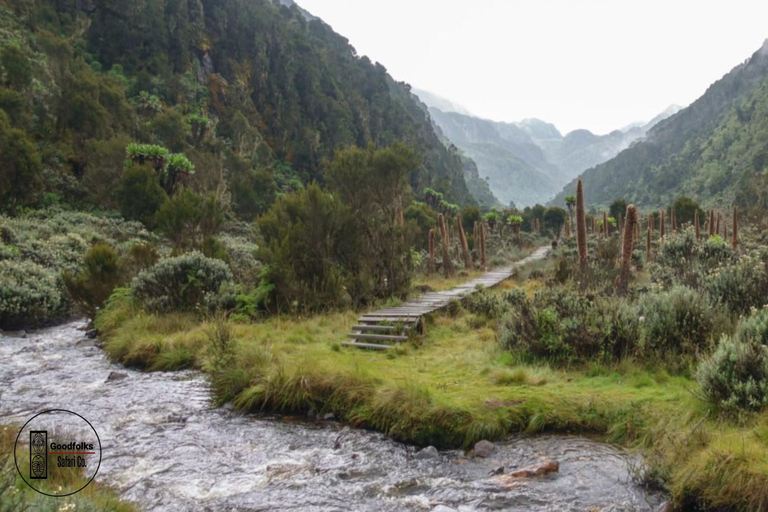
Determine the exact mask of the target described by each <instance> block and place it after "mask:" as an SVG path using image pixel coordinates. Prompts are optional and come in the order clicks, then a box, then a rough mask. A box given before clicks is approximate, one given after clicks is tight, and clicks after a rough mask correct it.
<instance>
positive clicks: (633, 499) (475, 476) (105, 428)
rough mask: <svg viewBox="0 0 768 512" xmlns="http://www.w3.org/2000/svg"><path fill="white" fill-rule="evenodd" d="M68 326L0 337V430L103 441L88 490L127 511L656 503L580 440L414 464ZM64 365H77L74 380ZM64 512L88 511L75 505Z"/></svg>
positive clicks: (627, 457) (606, 452) (607, 454)
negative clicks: (62, 412) (128, 358)
mask: <svg viewBox="0 0 768 512" xmlns="http://www.w3.org/2000/svg"><path fill="white" fill-rule="evenodd" d="M78 327H80V325H79V324H69V325H65V326H61V327H58V328H55V329H47V330H44V331H36V332H30V333H28V336H27V337H26V338H11V337H3V338H0V385H2V387H3V389H4V393H3V396H2V397H1V398H0V421H2V422H9V421H10V422H15V423H18V422H23V420H24V419H25V418H27V417H28V416H29V415H31V414H33V412H34V411H38V410H42V409H46V408H50V407H53V406H57V405H58V406H60V405H61V404H63V403H66V404H67V406H68V407H69V408H72V409H73V410H76V411H79V412H81V413H83V415H84V416H86V417H87V418H88V419H89V421H91V422H92V423H93V425H94V427H95V428H96V429H97V430H98V432H99V435H100V437H101V439H102V442H103V448H104V458H103V462H102V467H101V469H100V471H99V475H98V477H97V482H99V483H100V484H104V485H109V486H110V487H111V488H113V489H114V490H115V492H116V493H117V495H118V496H120V497H121V498H122V499H124V500H127V501H128V502H130V503H129V505H130V506H131V507H135V508H139V509H146V510H158V511H164V510H173V511H176V512H180V511H184V512H186V511H197V510H201V509H203V510H225V509H226V510H229V509H238V510H276V509H281V510H286V509H296V510H306V509H309V508H312V509H314V510H339V509H350V508H353V509H355V510H366V511H368V510H370V511H380V510H384V511H389V510H391V511H400V510H412V511H426V510H432V509H439V510H443V511H446V510H456V509H504V510H515V511H545V510H552V509H553V508H554V509H556V510H572V511H580V510H589V509H606V508H611V509H612V510H626V511H629V510H633V511H648V512H651V511H655V510H656V509H657V508H658V505H659V504H660V502H661V501H662V500H663V497H662V496H659V495H656V494H653V493H648V492H647V491H646V490H644V489H643V488H641V487H640V486H638V485H636V484H635V483H634V482H633V481H632V475H631V471H630V468H631V467H633V466H635V465H637V464H638V463H639V458H638V457H637V456H635V455H631V454H628V453H626V452H624V451H622V450H619V449H616V448H613V447H611V446H608V445H605V444H601V443H598V442H595V441H592V440H589V439H584V438H580V437H572V436H544V437H536V438H528V437H523V438H513V439H509V440H506V441H503V442H499V443H497V444H496V450H495V452H494V453H493V455H492V456H491V457H488V458H476V457H471V456H468V455H467V454H465V452H464V451H463V450H444V451H440V452H434V453H429V454H427V455H428V456H425V455H417V453H418V451H417V450H418V449H417V448H416V447H413V446H409V445H405V444H401V443H397V442H394V441H393V440H391V439H389V438H388V437H386V436H384V435H382V434H379V433H375V432H370V431H366V430H357V429H349V428H343V425H342V424H340V423H338V422H335V421H309V420H307V419H303V420H301V419H297V418H295V417H280V416H278V417H274V416H273V417H268V416H263V415H256V416H254V415H242V414H239V413H238V412H237V411H234V410H232V409H231V408H230V407H223V408H219V407H212V406H211V399H212V398H213V397H212V395H211V389H210V386H209V383H208V382H207V379H206V378H205V376H204V375H203V374H201V373H199V372H196V371H191V370H184V371H178V372H152V373H148V372H141V371H135V370H131V369H127V368H125V367H122V366H120V365H117V364H113V363H110V362H109V360H108V359H107V358H106V357H105V354H104V352H103V351H102V350H101V349H100V348H98V346H96V344H95V342H94V341H92V340H87V339H84V337H83V333H82V331H80V330H78ZM72 361H78V371H77V372H72ZM39 382H46V383H56V384H55V385H53V384H50V385H44V386H42V387H41V386H39V385H38V383H39ZM40 389H43V390H44V392H40ZM542 458H553V459H555V460H557V461H559V462H560V470H559V472H558V473H557V474H554V475H550V476H548V477H545V478H540V479H530V480H523V481H519V482H516V483H515V485H514V486H510V485H507V484H505V483H504V482H502V481H500V480H499V478H498V476H497V475H495V473H498V471H499V468H504V471H506V472H511V471H513V470H514V469H515V468H522V467H524V466H527V465H529V464H532V463H536V462H537V461H540V460H541V459H542ZM20 485H24V484H20ZM89 488H90V486H89ZM77 496H78V495H75V497H77ZM62 503H63V502H59V503H58V504H59V505H60V504H62ZM440 507H442V508H440ZM75 510H102V509H101V508H96V509H93V508H91V509H89V508H87V507H86V506H83V507H81V506H80V502H78V505H77V508H76V509H75ZM118 510H131V509H130V508H128V509H118Z"/></svg>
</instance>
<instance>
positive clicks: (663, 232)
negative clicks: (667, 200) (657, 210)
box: [661, 210, 667, 240]
mask: <svg viewBox="0 0 768 512" xmlns="http://www.w3.org/2000/svg"><path fill="white" fill-rule="evenodd" d="M666 231H667V222H666V219H665V218H664V210H661V239H662V240H663V239H664V235H666V234H667V233H666Z"/></svg>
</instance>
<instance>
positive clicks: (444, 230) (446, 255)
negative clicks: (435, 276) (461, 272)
mask: <svg viewBox="0 0 768 512" xmlns="http://www.w3.org/2000/svg"><path fill="white" fill-rule="evenodd" d="M437 222H438V223H439V224H440V235H441V236H442V243H443V274H445V277H451V276H453V274H454V273H455V272H456V269H454V267H453V262H452V261H451V246H450V242H449V241H448V225H447V224H446V223H445V217H444V216H443V214H442V213H441V214H439V215H438V217H437Z"/></svg>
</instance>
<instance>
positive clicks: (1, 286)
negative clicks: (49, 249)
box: [0, 260, 61, 329]
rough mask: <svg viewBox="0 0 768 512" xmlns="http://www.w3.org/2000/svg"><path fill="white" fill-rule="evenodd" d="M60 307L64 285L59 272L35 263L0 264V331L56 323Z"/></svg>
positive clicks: (8, 262)
mask: <svg viewBox="0 0 768 512" xmlns="http://www.w3.org/2000/svg"><path fill="white" fill-rule="evenodd" d="M60 307H61V285H60V284H59V282H58V279H57V275H56V273H55V272H53V271H51V270H49V269H46V268H44V267H42V266H40V265H38V264H36V263H34V262H32V261H14V260H3V261H0V328H2V329H14V328H18V327H26V326H28V325H32V324H35V323H37V322H41V321H44V320H48V319H52V318H54V317H55V316H56V315H57V314H58V313H59V310H60Z"/></svg>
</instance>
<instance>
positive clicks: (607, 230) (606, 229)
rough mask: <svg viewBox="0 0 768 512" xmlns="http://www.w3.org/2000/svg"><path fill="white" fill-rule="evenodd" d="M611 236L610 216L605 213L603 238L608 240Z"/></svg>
mask: <svg viewBox="0 0 768 512" xmlns="http://www.w3.org/2000/svg"><path fill="white" fill-rule="evenodd" d="M609 234H610V230H609V229H608V214H607V213H606V212H603V236H604V237H605V238H608V235H609Z"/></svg>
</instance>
